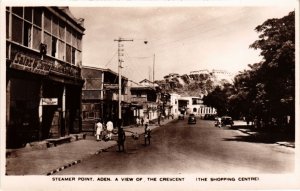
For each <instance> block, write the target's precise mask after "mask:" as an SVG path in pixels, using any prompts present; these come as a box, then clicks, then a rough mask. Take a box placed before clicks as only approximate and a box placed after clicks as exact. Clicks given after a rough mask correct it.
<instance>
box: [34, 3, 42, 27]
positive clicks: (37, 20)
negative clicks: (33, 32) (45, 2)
mask: <svg viewBox="0 0 300 191" xmlns="http://www.w3.org/2000/svg"><path fill="white" fill-rule="evenodd" d="M33 23H34V24H35V25H37V26H39V27H41V26H42V11H41V8H39V7H37V8H35V9H34V15H33Z"/></svg>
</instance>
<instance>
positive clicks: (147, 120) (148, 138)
mask: <svg viewBox="0 0 300 191" xmlns="http://www.w3.org/2000/svg"><path fill="white" fill-rule="evenodd" d="M150 132H151V130H150V128H149V119H148V118H146V119H145V133H144V137H145V146H147V142H148V144H149V145H150V138H151V135H150Z"/></svg>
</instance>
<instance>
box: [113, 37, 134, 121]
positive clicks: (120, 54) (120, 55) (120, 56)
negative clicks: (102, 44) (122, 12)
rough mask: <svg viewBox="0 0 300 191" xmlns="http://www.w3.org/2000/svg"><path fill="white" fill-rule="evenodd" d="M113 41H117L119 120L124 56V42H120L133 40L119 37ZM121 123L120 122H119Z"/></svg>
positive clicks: (120, 116)
mask: <svg viewBox="0 0 300 191" xmlns="http://www.w3.org/2000/svg"><path fill="white" fill-rule="evenodd" d="M114 41H117V42H118V78H119V88H118V90H119V96H118V113H119V115H118V117H119V120H121V119H122V107H121V100H122V96H121V95H122V62H124V60H123V56H124V53H123V52H124V44H122V42H126V41H133V39H124V38H121V37H119V38H118V39H115V40H114ZM120 125H121V124H120Z"/></svg>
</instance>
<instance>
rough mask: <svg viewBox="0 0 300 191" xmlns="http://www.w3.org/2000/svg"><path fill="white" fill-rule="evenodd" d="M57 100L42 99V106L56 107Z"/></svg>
mask: <svg viewBox="0 0 300 191" xmlns="http://www.w3.org/2000/svg"><path fill="white" fill-rule="evenodd" d="M57 104H58V98H42V105H57Z"/></svg>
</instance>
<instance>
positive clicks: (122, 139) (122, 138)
mask: <svg viewBox="0 0 300 191" xmlns="http://www.w3.org/2000/svg"><path fill="white" fill-rule="evenodd" d="M125 139H126V135H125V132H124V130H123V128H122V127H119V130H118V148H119V152H121V151H123V152H125V148H124V142H125Z"/></svg>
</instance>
